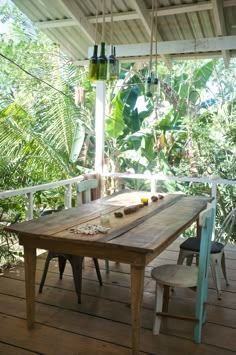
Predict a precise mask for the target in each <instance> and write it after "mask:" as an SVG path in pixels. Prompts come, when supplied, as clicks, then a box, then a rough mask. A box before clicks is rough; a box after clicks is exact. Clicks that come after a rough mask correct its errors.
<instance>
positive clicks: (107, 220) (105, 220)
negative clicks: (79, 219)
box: [100, 214, 110, 224]
mask: <svg viewBox="0 0 236 355" xmlns="http://www.w3.org/2000/svg"><path fill="white" fill-rule="evenodd" d="M100 222H101V223H102V224H106V223H110V216H109V214H103V215H101V216H100Z"/></svg>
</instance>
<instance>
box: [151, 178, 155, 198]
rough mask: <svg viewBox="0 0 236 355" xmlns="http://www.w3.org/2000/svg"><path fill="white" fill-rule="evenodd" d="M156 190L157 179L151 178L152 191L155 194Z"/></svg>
mask: <svg viewBox="0 0 236 355" xmlns="http://www.w3.org/2000/svg"><path fill="white" fill-rule="evenodd" d="M155 192H156V179H155V178H153V177H152V178H151V193H152V194H154V193H155Z"/></svg>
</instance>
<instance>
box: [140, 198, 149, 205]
mask: <svg viewBox="0 0 236 355" xmlns="http://www.w3.org/2000/svg"><path fill="white" fill-rule="evenodd" d="M141 202H142V203H143V204H144V206H147V205H148V198H147V197H142V198H141Z"/></svg>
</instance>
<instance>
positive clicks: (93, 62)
mask: <svg viewBox="0 0 236 355" xmlns="http://www.w3.org/2000/svg"><path fill="white" fill-rule="evenodd" d="M97 27H98V8H96V27H95V44H94V47H93V55H92V57H91V58H90V60H89V80H90V81H96V80H97V75H98V56H97V55H98V45H97V32H98V31H97Z"/></svg>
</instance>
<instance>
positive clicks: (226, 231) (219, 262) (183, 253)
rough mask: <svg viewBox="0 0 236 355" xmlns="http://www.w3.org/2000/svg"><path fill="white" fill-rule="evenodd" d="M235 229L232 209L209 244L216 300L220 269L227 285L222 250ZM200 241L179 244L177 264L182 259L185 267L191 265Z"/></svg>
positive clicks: (219, 297) (188, 240)
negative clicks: (185, 261)
mask: <svg viewBox="0 0 236 355" xmlns="http://www.w3.org/2000/svg"><path fill="white" fill-rule="evenodd" d="M235 228H236V208H234V209H233V210H232V211H231V212H230V213H229V214H228V215H227V216H226V218H225V220H224V222H223V223H222V225H221V227H220V228H219V230H217V231H216V235H215V240H212V242H211V252H210V264H211V272H212V277H213V281H214V283H215V288H216V291H217V295H218V299H221V297H222V294H221V269H222V272H223V275H224V278H225V281H226V285H227V286H228V285H229V282H228V278H227V273H226V263H225V253H224V249H225V246H226V244H227V243H228V240H229V238H230V237H231V235H232V233H233V232H234V231H235ZM199 250H200V240H199V238H197V237H191V238H188V239H186V240H185V241H184V242H183V243H182V244H180V251H179V257H178V261H177V264H183V262H184V259H185V258H186V260H187V265H191V264H192V261H193V257H194V256H197V255H198V254H199Z"/></svg>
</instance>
